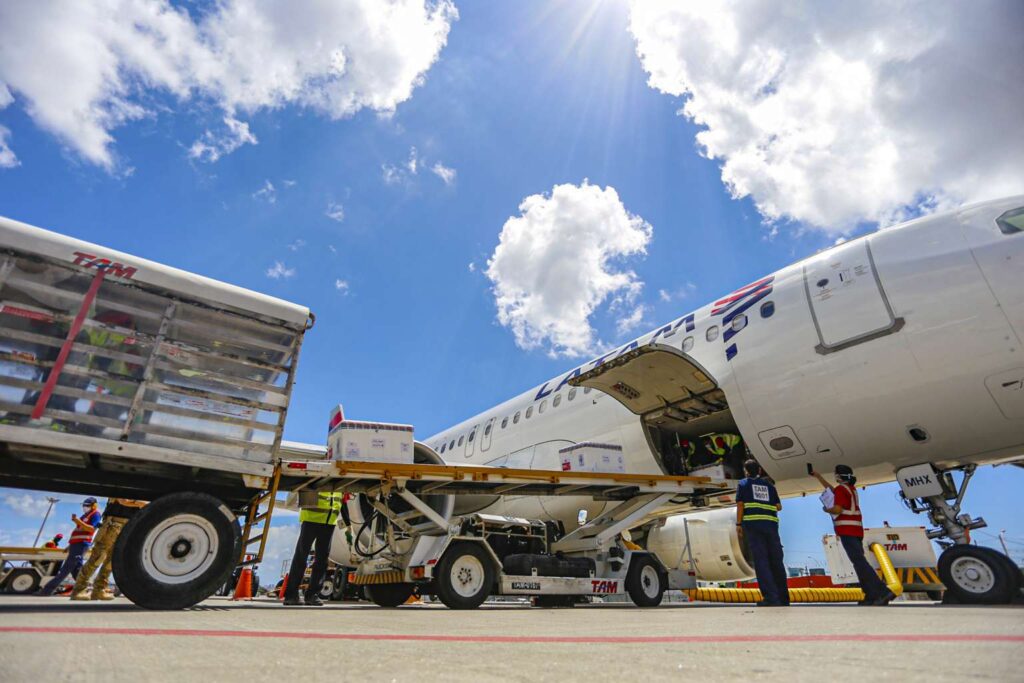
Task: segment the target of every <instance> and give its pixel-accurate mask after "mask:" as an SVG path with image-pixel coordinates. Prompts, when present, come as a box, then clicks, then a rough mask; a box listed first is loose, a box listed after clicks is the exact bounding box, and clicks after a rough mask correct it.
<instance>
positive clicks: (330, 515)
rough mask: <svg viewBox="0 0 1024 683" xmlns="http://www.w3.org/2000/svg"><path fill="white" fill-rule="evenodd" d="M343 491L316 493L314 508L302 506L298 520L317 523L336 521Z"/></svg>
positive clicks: (339, 511)
mask: <svg viewBox="0 0 1024 683" xmlns="http://www.w3.org/2000/svg"><path fill="white" fill-rule="evenodd" d="M344 495H345V494H343V493H321V494H319V495H317V498H316V504H317V507H316V508H315V509H314V508H303V509H302V510H300V511H299V522H316V523H317V524H331V525H334V524H336V523H337V522H338V515H339V514H340V513H341V500H342V498H343V497H344Z"/></svg>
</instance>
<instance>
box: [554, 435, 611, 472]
mask: <svg viewBox="0 0 1024 683" xmlns="http://www.w3.org/2000/svg"><path fill="white" fill-rule="evenodd" d="M558 455H559V456H560V457H561V459H562V471H563V472H609V473H613V474H623V473H625V471H626V462H625V460H624V459H623V457H622V446H616V445H615V444H610V443H594V442H591V441H585V442H583V443H578V444H575V445H573V446H567V447H565V448H561V449H559V451H558Z"/></svg>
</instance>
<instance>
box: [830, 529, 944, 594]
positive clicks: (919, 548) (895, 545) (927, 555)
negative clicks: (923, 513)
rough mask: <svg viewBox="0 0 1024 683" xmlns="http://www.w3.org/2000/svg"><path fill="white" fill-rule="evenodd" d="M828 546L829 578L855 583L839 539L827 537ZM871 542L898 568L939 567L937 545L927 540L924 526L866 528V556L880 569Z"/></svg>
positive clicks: (855, 575) (839, 582)
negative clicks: (880, 547) (884, 552)
mask: <svg viewBox="0 0 1024 683" xmlns="http://www.w3.org/2000/svg"><path fill="white" fill-rule="evenodd" d="M822 543H823V544H824V546H825V559H826V561H827V562H828V570H829V576H830V577H831V578H832V583H835V584H847V583H856V581H857V572H855V571H854V569H853V564H851V563H850V559H849V558H848V557H847V556H846V551H845V550H843V546H842V544H841V543H840V542H839V539H838V538H836V536H835V535H833V534H828V535H827V536H825V537H824V538H823V539H822ZM872 543H881V544H882V546H883V547H884V548H885V551H886V552H887V553H888V554H889V559H890V560H892V566H893V567H895V568H896V569H905V568H909V567H934V566H935V565H936V559H935V546H933V545H932V542H931V540H930V539H929V538H928V534H927V531H926V530H925V528H924V527H923V526H893V527H887V526H883V527H876V528H873V529H864V554H865V556H866V557H867V560H868V564H870V565H871V567H872V568H873V569H878V560H876V559H875V554H874V553H873V552H871V550H870V548H871V544H872Z"/></svg>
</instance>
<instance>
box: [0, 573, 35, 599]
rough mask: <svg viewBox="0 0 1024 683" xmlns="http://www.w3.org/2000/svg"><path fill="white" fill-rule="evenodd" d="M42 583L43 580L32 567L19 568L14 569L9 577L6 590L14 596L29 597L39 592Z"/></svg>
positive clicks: (5, 585) (5, 586)
mask: <svg viewBox="0 0 1024 683" xmlns="http://www.w3.org/2000/svg"><path fill="white" fill-rule="evenodd" d="M40 583H42V579H41V578H40V577H39V572H38V571H36V570H35V569H32V568H31V567H19V568H18V569H12V570H11V573H10V574H9V575H8V576H7V582H6V583H5V584H4V590H5V591H6V592H8V593H13V594H14V595H28V594H29V593H35V592H36V591H37V590H39V584H40Z"/></svg>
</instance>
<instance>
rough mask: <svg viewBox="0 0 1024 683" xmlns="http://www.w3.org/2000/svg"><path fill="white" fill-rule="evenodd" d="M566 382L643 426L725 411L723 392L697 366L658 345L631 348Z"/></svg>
mask: <svg viewBox="0 0 1024 683" xmlns="http://www.w3.org/2000/svg"><path fill="white" fill-rule="evenodd" d="M569 384H571V385H573V386H585V387H592V388H594V389H600V390H601V391H603V392H604V393H606V394H608V395H609V396H611V397H612V398H614V399H616V400H618V401H619V402H620V403H621V404H622V405H624V406H626V408H628V409H629V410H630V411H632V412H633V413H635V414H636V415H640V416H641V417H643V418H644V419H645V421H647V422H661V421H662V419H663V418H667V419H668V420H671V421H673V422H682V423H688V422H692V421H698V420H702V419H704V418H708V417H709V416H712V415H715V414H717V413H721V412H724V411H728V409H729V405H728V403H727V402H726V400H725V394H724V393H723V392H722V390H721V389H720V388H719V387H718V384H717V383H716V382H715V380H714V379H712V378H711V377H710V376H709V375H708V374H707V373H706V372H705V371H704V369H703V368H701V367H700V365H698V364H697V363H696V362H695V361H694V360H693V359H691V358H690V357H689V356H687V355H686V354H685V353H683V352H682V351H679V350H678V349H675V348H672V347H671V346H666V345H662V344H651V345H647V346H641V347H639V348H636V349H633V350H632V351H629V352H628V353H624V354H622V355H621V356H619V357H618V358H615V359H613V360H609V361H606V362H605V363H602V364H601V365H599V366H597V367H596V368H594V369H593V370H590V371H588V372H585V373H583V374H581V375H580V376H579V377H574V378H573V379H571V380H569Z"/></svg>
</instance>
